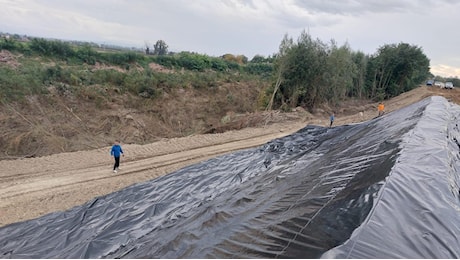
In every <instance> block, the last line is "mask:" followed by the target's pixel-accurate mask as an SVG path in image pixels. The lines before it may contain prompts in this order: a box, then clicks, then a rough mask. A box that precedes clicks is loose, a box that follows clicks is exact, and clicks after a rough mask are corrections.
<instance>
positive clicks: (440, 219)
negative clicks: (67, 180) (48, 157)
mask: <svg viewBox="0 0 460 260" xmlns="http://www.w3.org/2000/svg"><path fill="white" fill-rule="evenodd" d="M459 115H460V109H459V107H458V106H457V105H454V104H451V103H449V102H448V101H447V100H446V99H444V98H442V97H430V98H427V99H425V100H423V101H421V102H419V103H417V104H414V105H411V106H409V107H406V108H404V109H401V110H398V111H395V112H392V113H389V114H387V115H385V116H383V117H379V118H376V119H373V120H370V121H367V122H364V123H360V124H353V125H345V126H338V127H333V128H330V129H328V128H324V127H319V126H306V127H305V128H304V129H302V130H300V131H299V132H297V133H295V134H292V135H290V136H287V137H284V138H280V139H276V140H273V141H271V142H269V143H267V144H265V145H263V146H260V147H257V148H254V149H248V150H244V151H240V152H236V153H232V154H228V155H224V156H220V157H217V158H214V159H211V160H208V161H205V162H203V163H199V164H196V165H192V166H190V167H186V168H183V169H181V170H179V171H176V172H174V173H171V174H169V175H166V176H163V177H160V178H158V179H154V180H152V181H149V182H145V183H140V184H136V185H133V186H130V187H128V188H126V189H123V190H121V191H119V192H115V193H112V194H109V195H107V196H102V197H98V198H96V199H94V200H92V201H90V202H88V203H86V204H84V205H82V206H79V207H75V208H73V209H71V210H68V211H65V212H56V213H52V214H49V215H46V216H43V217H41V218H37V219H35V220H30V221H26V222H20V223H15V224H11V225H8V226H5V227H3V228H0V257H3V258H320V257H324V258H459V257H460V241H459V237H460V204H459V184H460V180H459V178H460V177H459V169H460V168H459V142H458V141H457V140H459V137H460V133H459V129H458V125H457V121H458V116H459Z"/></svg>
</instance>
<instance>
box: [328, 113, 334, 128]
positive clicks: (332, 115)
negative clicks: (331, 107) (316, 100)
mask: <svg viewBox="0 0 460 260" xmlns="http://www.w3.org/2000/svg"><path fill="white" fill-rule="evenodd" d="M329 119H330V120H331V124H330V125H329V128H330V127H332V124H333V123H334V119H335V116H334V113H332V114H331V117H330V118H329Z"/></svg>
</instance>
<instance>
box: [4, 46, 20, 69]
mask: <svg viewBox="0 0 460 260" xmlns="http://www.w3.org/2000/svg"><path fill="white" fill-rule="evenodd" d="M0 64H5V65H8V66H11V67H13V68H16V67H18V66H19V62H18V61H17V58H16V56H14V55H13V54H12V53H11V52H9V51H7V50H0Z"/></svg>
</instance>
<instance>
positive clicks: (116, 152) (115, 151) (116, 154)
mask: <svg viewBox="0 0 460 260" xmlns="http://www.w3.org/2000/svg"><path fill="white" fill-rule="evenodd" d="M110 155H111V156H113V158H115V164H114V165H113V172H114V173H117V170H119V169H120V156H121V155H123V156H125V155H124V154H123V149H121V145H120V141H118V140H116V141H115V143H114V144H113V146H112V150H110Z"/></svg>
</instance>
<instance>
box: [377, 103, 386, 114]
mask: <svg viewBox="0 0 460 260" xmlns="http://www.w3.org/2000/svg"><path fill="white" fill-rule="evenodd" d="M378 110H379V116H383V114H384V113H385V105H383V103H382V102H380V104H379V106H378Z"/></svg>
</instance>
